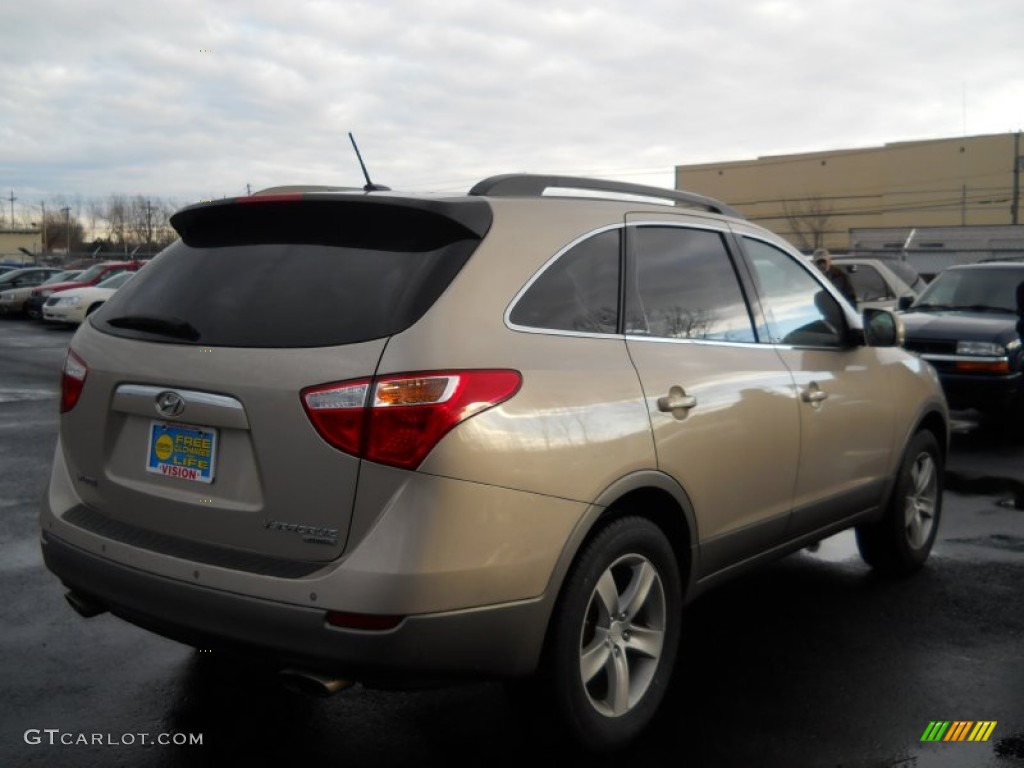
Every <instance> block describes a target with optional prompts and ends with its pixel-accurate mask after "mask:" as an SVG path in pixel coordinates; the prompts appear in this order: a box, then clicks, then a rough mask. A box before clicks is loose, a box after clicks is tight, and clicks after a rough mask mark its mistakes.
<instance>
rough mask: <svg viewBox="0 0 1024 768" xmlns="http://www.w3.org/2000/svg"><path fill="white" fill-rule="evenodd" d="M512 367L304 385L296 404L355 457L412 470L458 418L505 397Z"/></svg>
mask: <svg viewBox="0 0 1024 768" xmlns="http://www.w3.org/2000/svg"><path fill="white" fill-rule="evenodd" d="M521 383H522V376H520V374H519V372H518V371H507V370H483V371H436V372H429V373H411V374H399V375H393V376H382V377H379V378H376V379H359V380H356V381H343V382H338V383H336V384H325V385H322V386H318V387H310V388H309V389H305V390H303V391H302V405H303V407H304V408H305V409H306V413H307V414H308V416H309V419H310V421H312V422H313V426H314V427H315V428H316V430H317V432H319V433H320V436H321V437H322V438H323V439H324V440H326V441H327V442H328V443H330V444H331V445H333V446H334V447H335V448H338V449H339V450H342V451H344V452H345V453H350V454H352V455H354V456H359V457H360V458H364V459H369V460H370V461H376V462H379V463H381V464H389V465H391V466H394V467H401V468H403V469H415V468H416V467H418V466H419V464H420V462H421V461H423V459H424V458H425V457H426V455H427V454H428V453H430V451H431V450H433V448H434V446H435V445H437V443H438V441H439V440H440V439H441V438H442V437H444V436H445V435H446V434H448V432H450V431H451V430H452V428H453V427H455V426H456V425H457V424H459V423H460V422H463V421H465V420H466V419H468V418H469V417H470V416H473V415H475V414H477V413H480V412H481V411H484V410H486V409H488V408H492V407H494V406H495V405H498V404H499V403H502V402H504V401H505V400H508V399H509V398H510V397H512V395H514V394H515V393H516V392H517V391H518V390H519V386H520V384H521Z"/></svg>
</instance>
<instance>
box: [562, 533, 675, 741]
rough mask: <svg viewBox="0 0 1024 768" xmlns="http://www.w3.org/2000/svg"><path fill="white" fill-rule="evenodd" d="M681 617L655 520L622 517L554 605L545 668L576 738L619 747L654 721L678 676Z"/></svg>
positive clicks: (587, 550)
mask: <svg viewBox="0 0 1024 768" xmlns="http://www.w3.org/2000/svg"><path fill="white" fill-rule="evenodd" d="M631 598H637V599H631ZM609 603H614V604H615V605H614V606H609ZM681 611H682V585H681V582H680V577H679V566H678V564H677V563H676V558H675V555H674V554H673V552H672V547H671V546H670V545H669V543H668V540H667V539H666V538H665V534H664V533H663V532H662V531H661V529H660V528H658V527H657V526H656V525H655V524H654V523H652V522H650V521H649V520H647V519H645V518H640V517H624V518H619V519H617V520H614V521H612V522H611V523H609V524H608V525H607V526H606V527H605V528H603V529H601V530H600V531H599V532H598V533H597V534H596V535H595V536H594V537H593V538H592V539H591V540H590V541H589V542H588V543H587V544H586V546H585V547H584V548H583V550H582V551H581V552H580V554H579V555H578V557H577V559H576V562H575V563H574V564H573V567H572V569H571V570H570V572H569V575H568V578H567V579H566V581H565V584H564V585H563V588H562V593H561V595H560V597H559V601H558V604H557V606H556V607H555V612H554V614H553V618H552V626H551V629H550V633H549V637H548V645H547V647H546V652H545V660H544V665H543V668H542V675H543V680H542V683H543V686H542V687H543V688H546V689H547V690H549V691H550V694H551V695H550V699H549V702H550V704H551V705H552V706H553V707H554V708H555V710H556V712H555V714H556V715H557V716H558V717H559V718H560V720H561V723H562V724H563V725H565V726H567V727H568V729H569V735H570V736H571V737H573V738H574V739H575V740H576V741H578V742H579V743H580V744H582V745H583V746H584V747H586V748H587V749H590V750H593V751H600V750H608V749H615V748H618V747H622V746H625V745H626V744H627V743H628V742H629V741H630V740H632V739H633V738H634V737H635V736H637V734H639V733H640V732H641V731H642V730H643V729H644V728H645V727H646V726H647V725H648V724H649V723H650V721H651V719H652V718H653V717H654V715H655V713H656V712H657V709H658V706H659V705H660V703H661V701H662V699H663V698H664V695H665V692H666V690H667V689H668V685H669V680H670V678H671V675H672V668H673V666H674V664H675V659H676V654H677V651H678V646H679V629H680V622H681V615H680V614H681ZM584 668H587V669H588V672H587V673H584V671H583V670H584ZM616 683H619V685H618V686H616ZM622 683H626V685H625V686H623V685H621V684H622ZM616 690H619V691H621V692H622V695H621V696H616V695H615V691H616Z"/></svg>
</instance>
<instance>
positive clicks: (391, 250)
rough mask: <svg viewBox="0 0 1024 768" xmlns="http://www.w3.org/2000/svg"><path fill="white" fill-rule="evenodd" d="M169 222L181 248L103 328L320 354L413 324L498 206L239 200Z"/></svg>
mask: <svg viewBox="0 0 1024 768" xmlns="http://www.w3.org/2000/svg"><path fill="white" fill-rule="evenodd" d="M461 206H466V207H467V208H468V209H469V210H468V211H462V210H460V207H461ZM172 223H174V225H175V227H176V228H177V229H178V231H179V232H180V233H181V234H182V240H179V241H178V242H176V243H175V244H173V245H172V246H170V247H169V248H168V249H167V250H165V251H164V252H163V253H161V254H160V255H159V256H158V257H157V258H155V259H154V260H153V261H152V263H150V264H149V265H147V266H146V268H145V269H143V270H140V272H139V274H138V276H137V277H136V278H134V279H132V280H131V281H130V282H128V283H127V284H126V285H125V286H124V287H123V288H122V289H120V290H118V292H117V293H116V294H115V295H114V296H113V297H112V298H111V299H110V300H109V301H107V302H106V304H105V305H104V307H103V310H102V311H101V312H99V313H97V314H96V315H95V316H94V317H93V319H92V321H91V322H92V324H93V325H94V326H95V327H96V328H98V329H99V330H101V331H104V332H106V333H110V334H114V335H118V336H128V337H131V338H145V339H149V340H153V341H165V342H170V343H190V344H199V345H203V346H229V347H321V346H334V345H339V344H353V343H357V342H362V341H370V340H372V339H378V338H383V337H386V336H390V335H393V334H395V333H399V332H401V331H403V330H405V329H406V328H408V327H409V326H410V325H412V324H413V323H414V322H416V320H418V319H419V318H420V317H421V316H422V315H423V313H424V312H426V311H427V309H429V308H430V306H431V305H432V304H433V303H434V302H435V301H436V300H437V298H438V297H439V296H440V295H441V293H442V292H443V291H444V289H445V288H446V287H447V286H448V285H449V283H450V282H451V281H452V279H453V278H454V277H455V275H456V274H457V273H458V272H459V270H460V269H461V268H462V266H463V265H464V264H465V263H466V261H467V259H468V258H469V257H470V255H471V254H472V253H473V251H474V250H475V249H476V247H477V245H478V244H479V242H480V239H481V237H482V236H483V234H484V233H485V232H486V230H487V227H488V226H489V224H490V208H489V207H488V206H487V205H486V203H485V202H483V201H468V202H465V203H459V204H452V203H438V204H431V203H429V202H423V201H413V202H412V203H411V204H388V203H386V202H384V203H378V202H374V203H369V202H349V201H339V200H317V201H312V202H310V201H288V202H259V203H254V204H248V205H246V204H238V203H231V204H225V205H220V206H210V207H203V208H194V209H185V211H183V212H181V213H179V214H176V216H175V218H174V219H172Z"/></svg>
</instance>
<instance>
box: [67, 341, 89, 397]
mask: <svg viewBox="0 0 1024 768" xmlns="http://www.w3.org/2000/svg"><path fill="white" fill-rule="evenodd" d="M88 375H89V366H87V365H86V364H85V361H84V360H82V358H80V357H79V356H78V355H76V354H75V353H74V352H72V351H71V350H70V349H69V350H68V353H67V355H66V356H65V357H64V368H63V370H62V371H61V376H60V412H61V413H67V412H68V411H70V410H71V409H72V408H74V407H75V405H76V404H77V403H78V398H79V397H81V396H82V388H83V387H84V386H85V377H86V376H88Z"/></svg>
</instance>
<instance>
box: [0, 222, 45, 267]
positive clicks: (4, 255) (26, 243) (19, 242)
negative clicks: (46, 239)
mask: <svg viewBox="0 0 1024 768" xmlns="http://www.w3.org/2000/svg"><path fill="white" fill-rule="evenodd" d="M23 248H24V249H25V250H24V251H23V250H22V249H23ZM42 250H43V236H42V233H40V231H39V230H38V229H0V261H8V262H14V261H18V262H25V263H29V264H31V263H32V258H31V257H29V256H28V254H26V253H25V251H28V252H29V253H30V254H32V255H33V256H37V255H38V254H40V253H41V252H42Z"/></svg>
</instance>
